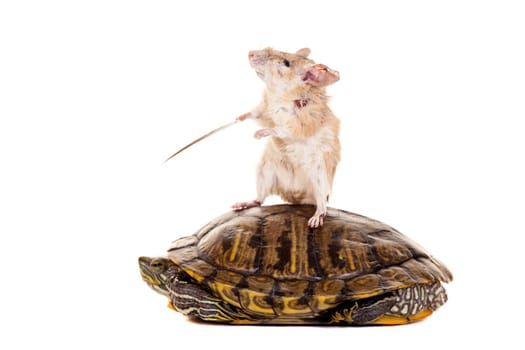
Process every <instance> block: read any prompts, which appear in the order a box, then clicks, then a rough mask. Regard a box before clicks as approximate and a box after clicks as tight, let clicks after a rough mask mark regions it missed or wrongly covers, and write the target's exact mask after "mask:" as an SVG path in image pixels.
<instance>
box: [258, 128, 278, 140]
mask: <svg viewBox="0 0 525 350" xmlns="http://www.w3.org/2000/svg"><path fill="white" fill-rule="evenodd" d="M274 135H275V130H273V129H261V130H257V131H256V132H255V134H254V135H253V137H255V138H256V139H262V138H263V137H268V136H274Z"/></svg>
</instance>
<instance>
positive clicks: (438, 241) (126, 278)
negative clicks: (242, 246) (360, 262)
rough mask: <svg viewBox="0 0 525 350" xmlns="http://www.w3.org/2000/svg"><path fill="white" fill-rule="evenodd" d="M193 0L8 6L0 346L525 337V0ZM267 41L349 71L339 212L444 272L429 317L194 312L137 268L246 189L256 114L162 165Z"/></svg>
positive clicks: (0, 23)
mask: <svg viewBox="0 0 525 350" xmlns="http://www.w3.org/2000/svg"><path fill="white" fill-rule="evenodd" d="M189 3H190V2H175V1H109V0H105V1H95V0H92V1H34V2H30V1H4V2H2V3H1V5H0V50H1V53H0V118H1V119H0V162H1V163H0V164H1V172H0V180H1V181H0V234H1V238H0V239H1V242H0V250H1V251H0V259H1V261H0V268H1V272H2V273H1V279H0V283H1V290H0V293H1V297H0V321H1V326H0V327H1V333H2V335H1V337H0V347H1V348H2V349H22V348H23V349H27V348H29V347H33V348H47V349H51V348H52V349H110V348H113V349H135V348H137V349H138V348H142V349H145V348H148V349H177V348H179V349H180V348H182V347H190V343H191V344H192V345H191V347H192V348H198V349H211V348H219V349H222V348H226V347H229V348H231V349H241V348H243V349H244V348H254V349H265V348H276V347H280V346H284V345H286V346H288V347H293V348H296V349H347V348H354V349H359V348H365V347H366V349H374V348H377V349H387V348H388V349H390V348H396V349H438V348H446V347H450V346H454V348H456V346H458V347H459V346H468V348H469V349H473V348H476V347H479V346H481V345H488V346H490V347H491V348H492V347H495V346H498V347H500V348H505V349H510V348H523V338H522V337H521V336H520V333H521V332H522V328H523V326H522V319H523V317H522V316H523V312H524V311H525V310H524V307H523V296H522V293H523V288H522V287H523V276H522V273H523V259H522V257H521V256H520V255H521V254H523V250H522V249H521V246H520V244H519V243H518V242H519V241H521V240H522V238H523V235H524V233H525V232H524V225H523V214H524V213H523V212H524V205H523V200H524V196H525V191H524V185H523V179H524V177H525V172H524V169H523V165H524V164H523V163H524V153H523V149H525V142H524V141H523V137H524V135H523V134H524V130H525V129H524V127H523V118H524V116H525V103H524V97H525V69H524V65H525V64H524V63H525V52H524V51H525V49H524V47H525V40H524V39H525V36H524V33H525V21H524V18H525V12H524V10H523V6H522V4H520V1H458V0H456V1H435V2H430V1H361V2H346V4H345V5H344V7H343V5H342V4H343V2H332V1H318V2H314V1H297V2H292V1H289V2H285V1H282V0H279V1H271V0H265V1H260V2H257V3H255V2H253V3H252V2H250V3H248V2H245V3H244V4H242V3H241V2H239V3H237V2H230V1H193V2H191V5H190V4H189ZM266 46H273V47H274V48H276V49H279V50H284V51H295V50H297V49H299V48H301V47H304V46H308V47H310V48H311V49H312V55H311V57H312V58H313V59H315V60H316V61H317V62H320V63H324V64H326V65H328V66H329V67H331V68H333V69H335V70H338V71H339V72H340V74H341V80H340V81H339V82H337V83H336V84H334V85H333V86H331V87H330V88H329V90H328V92H329V94H330V95H331V96H333V99H332V103H331V106H332V109H333V110H334V112H335V113H336V115H338V116H339V117H340V119H341V121H342V128H341V141H342V146H343V156H342V161H341V163H340V166H339V168H338V173H337V174H336V179H335V184H334V193H333V196H332V200H331V206H333V207H337V208H342V209H346V210H350V211H354V212H358V213H361V214H364V215H367V216H370V217H373V218H375V219H379V220H381V221H384V222H385V223H388V224H390V225H392V226H394V227H396V228H397V229H399V230H400V231H402V232H404V233H405V234H407V235H408V236H410V237H411V238H413V239H414V240H416V241H418V242H419V243H420V244H422V245H423V246H425V247H426V248H427V249H428V250H429V251H431V253H432V254H434V255H435V256H436V257H437V258H439V259H440V260H442V261H444V262H445V263H446V264H447V265H448V266H449V268H450V269H451V270H452V271H453V273H454V276H455V281H454V282H453V283H452V284H450V285H448V286H447V288H448V291H449V302H448V303H447V304H446V305H445V306H444V307H443V308H442V309H440V310H439V311H438V312H436V313H435V314H434V315H432V316H431V317H430V318H428V319H426V320H425V321H423V322H420V323H417V324H413V325H409V326H401V327H382V328H381V327H375V328H320V327H232V326H211V325H202V324H195V323H192V322H189V321H188V320H187V319H186V318H184V317H183V316H182V315H179V314H177V313H175V312H173V311H171V310H169V309H167V308H166V307H165V306H166V303H167V300H165V298H163V297H162V296H160V295H157V294H155V293H154V292H153V291H151V290H150V289H149V288H148V287H147V286H146V285H145V284H144V283H143V282H142V280H141V278H140V275H139V270H138V265H137V258H138V257H139V256H140V255H162V254H164V251H165V249H166V248H167V246H168V244H169V242H171V241H172V240H174V239H176V238H178V237H181V236H185V235H189V234H192V233H193V232H194V231H196V230H197V229H198V228H199V227H201V226H202V225H204V224H205V223H207V222H208V221H209V220H211V219H212V218H214V217H216V216H218V215H220V214H222V213H224V212H226V211H228V208H229V206H230V205H231V204H232V203H233V202H236V201H238V200H247V199H252V198H253V196H254V195H255V189H254V187H255V177H254V172H255V166H256V162H257V160H258V158H259V156H260V153H261V150H262V146H263V143H264V141H257V140H255V139H253V138H252V135H253V132H254V131H255V130H256V126H255V125H254V124H252V123H251V122H245V123H243V124H240V125H239V124H238V125H235V126H234V127H232V128H230V129H228V130H227V131H224V132H222V133H220V134H217V135H215V136H213V137H212V138H209V139H207V140H205V141H203V142H201V143H200V144H198V145H197V146H194V147H193V148H191V149H189V150H187V151H186V152H184V153H183V154H181V155H179V156H178V157H177V158H175V159H173V160H172V161H170V162H168V163H166V164H163V161H164V159H165V158H166V157H167V156H169V155H170V154H171V153H172V152H174V151H175V150H177V149H178V148H179V147H181V146H183V145H185V144H186V143H188V142H190V141H191V140H193V139H194V138H196V137H198V136H200V135H202V134H204V133H206V132H208V131H209V130H211V129H213V128H215V127H218V126H220V125H222V124H225V123H227V122H229V121H231V120H233V118H235V117H236V116H238V115H240V114H242V113H244V112H246V111H248V110H250V109H251V108H252V107H253V106H254V105H255V104H256V103H257V102H258V101H259V98H260V94H261V92H262V89H263V84H262V83H261V82H260V81H259V79H258V78H257V76H256V75H255V74H254V72H253V71H252V69H251V68H250V66H249V64H248V60H247V52H248V51H249V50H252V49H261V48H264V47H266ZM274 202H275V201H274ZM183 344H184V345H183Z"/></svg>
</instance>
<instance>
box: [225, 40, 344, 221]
mask: <svg viewBox="0 0 525 350" xmlns="http://www.w3.org/2000/svg"><path fill="white" fill-rule="evenodd" d="M309 54H310V49H308V48H303V49H300V50H299V51H297V52H296V53H286V52H281V51H277V50H274V49H272V48H266V49H264V50H257V51H250V52H249V54H248V58H249V61H250V65H251V66H252V68H253V69H254V70H255V72H256V73H257V75H258V76H259V78H261V79H262V80H263V82H264V83H265V85H266V89H265V90H264V93H263V98H262V101H261V102H260V103H259V104H258V105H257V106H256V107H255V108H254V109H253V110H252V111H251V112H249V113H245V114H243V115H241V116H240V117H238V118H237V119H238V120H239V121H243V120H246V119H253V120H255V121H256V122H257V123H258V124H259V125H261V126H262V129H260V130H257V131H256V132H255V135H254V137H255V138H257V139H261V138H264V137H268V142H267V144H266V148H265V150H264V153H263V156H262V159H261V160H260V162H259V165H258V168H257V197H256V198H255V199H254V200H252V201H248V202H239V203H235V204H234V205H233V206H232V208H233V209H234V210H242V209H246V208H250V207H254V206H260V205H261V204H262V203H263V202H264V200H265V199H266V198H267V197H268V196H269V195H279V196H280V197H281V198H282V199H283V200H285V201H287V202H289V203H293V204H314V205H315V206H316V210H315V213H314V215H313V216H312V217H311V218H310V219H309V220H308V225H309V226H310V227H319V226H321V225H323V218H324V215H325V214H326V210H327V206H328V199H329V196H330V193H331V189H332V183H333V179H334V175H335V171H336V168H337V164H338V163H339V160H340V153H341V146H340V142H339V119H338V118H337V117H336V116H335V115H334V114H333V112H332V110H331V109H330V108H329V107H328V100H329V98H328V96H327V95H326V91H325V88H326V86H328V85H331V84H333V83H335V82H336V81H338V80H339V73H338V72H337V71H334V70H332V69H330V68H328V67H327V66H325V65H323V64H316V63H315V62H314V61H313V60H311V59H309V58H308V56H309Z"/></svg>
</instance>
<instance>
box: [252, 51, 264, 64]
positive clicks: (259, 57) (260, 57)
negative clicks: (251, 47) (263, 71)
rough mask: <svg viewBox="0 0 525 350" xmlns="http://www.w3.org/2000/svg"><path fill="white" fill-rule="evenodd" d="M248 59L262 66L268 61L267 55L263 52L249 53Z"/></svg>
mask: <svg viewBox="0 0 525 350" xmlns="http://www.w3.org/2000/svg"><path fill="white" fill-rule="evenodd" d="M248 59H249V60H250V62H252V63H256V64H264V63H265V62H266V60H267V59H268V53H266V52H265V51H264V50H259V51H250V52H248Z"/></svg>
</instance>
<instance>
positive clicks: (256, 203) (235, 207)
mask: <svg viewBox="0 0 525 350" xmlns="http://www.w3.org/2000/svg"><path fill="white" fill-rule="evenodd" d="M261 204H262V203H261V202H260V201H258V200H253V201H249V202H237V203H235V204H234V205H232V209H233V210H244V209H248V208H253V207H260V206H261Z"/></svg>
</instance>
